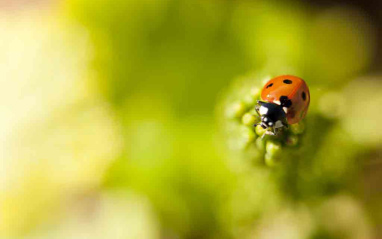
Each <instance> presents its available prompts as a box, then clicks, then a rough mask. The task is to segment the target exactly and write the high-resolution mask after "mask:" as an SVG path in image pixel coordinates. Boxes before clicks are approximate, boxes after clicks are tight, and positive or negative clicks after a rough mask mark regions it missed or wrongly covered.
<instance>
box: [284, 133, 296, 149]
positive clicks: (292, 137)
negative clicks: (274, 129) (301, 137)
mask: <svg viewBox="0 0 382 239" xmlns="http://www.w3.org/2000/svg"><path fill="white" fill-rule="evenodd" d="M297 143H298V136H297V135H289V136H288V137H287V139H286V144H287V145H288V146H296V145H297Z"/></svg>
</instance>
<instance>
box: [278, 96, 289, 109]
mask: <svg viewBox="0 0 382 239" xmlns="http://www.w3.org/2000/svg"><path fill="white" fill-rule="evenodd" d="M280 104H281V106H282V107H287V108H289V107H291V106H292V101H291V100H290V99H288V96H285V95H283V96H280Z"/></svg>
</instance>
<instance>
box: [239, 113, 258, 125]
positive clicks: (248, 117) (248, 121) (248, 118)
mask: <svg viewBox="0 0 382 239" xmlns="http://www.w3.org/2000/svg"><path fill="white" fill-rule="evenodd" d="M259 121H260V119H259V118H258V117H256V116H254V115H252V114H250V113H245V114H244V115H243V117H242V118H241V122H242V123H243V124H244V125H247V126H253V125H254V124H256V123H258V122H259Z"/></svg>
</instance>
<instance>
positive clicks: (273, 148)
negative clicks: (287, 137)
mask: <svg viewBox="0 0 382 239" xmlns="http://www.w3.org/2000/svg"><path fill="white" fill-rule="evenodd" d="M281 149H282V148H281V145H280V144H279V143H276V142H272V141H267V143H266V147H265V150H266V152H267V154H269V155H270V156H273V157H278V156H279V155H281Z"/></svg>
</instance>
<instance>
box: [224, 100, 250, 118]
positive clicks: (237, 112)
mask: <svg viewBox="0 0 382 239" xmlns="http://www.w3.org/2000/svg"><path fill="white" fill-rule="evenodd" d="M245 110H246V107H245V104H244V103H243V102H236V103H233V104H232V105H230V106H229V107H228V108H227V110H226V116H227V117H228V118H230V119H233V118H239V117H241V116H242V115H243V114H244V113H245Z"/></svg>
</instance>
